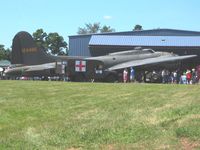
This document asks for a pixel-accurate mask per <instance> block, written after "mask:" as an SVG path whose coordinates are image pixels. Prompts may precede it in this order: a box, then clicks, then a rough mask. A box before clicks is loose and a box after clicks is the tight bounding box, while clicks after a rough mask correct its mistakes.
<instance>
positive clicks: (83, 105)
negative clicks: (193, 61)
mask: <svg viewBox="0 0 200 150" xmlns="http://www.w3.org/2000/svg"><path fill="white" fill-rule="evenodd" d="M188 147H189V148H196V149H198V148H200V85H161V84H160V85H159V84H120V83H116V84H105V83H104V84H103V83H67V82H39V81H0V149H184V148H188Z"/></svg>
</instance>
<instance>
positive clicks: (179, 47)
mask: <svg viewBox="0 0 200 150" xmlns="http://www.w3.org/2000/svg"><path fill="white" fill-rule="evenodd" d="M139 37H141V38H139ZM138 46H141V47H144V48H153V49H154V50H158V51H166V50H168V51H171V52H178V54H192V53H193V51H196V50H199V53H200V32H197V31H185V30H174V29H153V30H142V31H127V32H113V33H102V34H87V35H74V36H69V55H70V56H99V55H105V54H108V53H111V52H117V51H123V50H130V49H133V48H134V47H138ZM173 50H174V51H173Z"/></svg>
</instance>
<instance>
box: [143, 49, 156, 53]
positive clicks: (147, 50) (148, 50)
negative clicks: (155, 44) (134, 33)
mask: <svg viewBox="0 0 200 150" xmlns="http://www.w3.org/2000/svg"><path fill="white" fill-rule="evenodd" d="M144 51H146V52H149V53H155V51H154V50H152V49H144Z"/></svg>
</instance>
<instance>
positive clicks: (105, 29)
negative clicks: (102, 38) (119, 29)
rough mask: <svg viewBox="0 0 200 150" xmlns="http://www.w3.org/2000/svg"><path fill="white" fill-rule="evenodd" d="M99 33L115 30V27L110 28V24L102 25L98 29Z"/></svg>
mask: <svg viewBox="0 0 200 150" xmlns="http://www.w3.org/2000/svg"><path fill="white" fill-rule="evenodd" d="M100 31H101V33H105V32H115V29H113V28H111V27H110V26H106V25H104V26H103V27H102V28H101V29H100Z"/></svg>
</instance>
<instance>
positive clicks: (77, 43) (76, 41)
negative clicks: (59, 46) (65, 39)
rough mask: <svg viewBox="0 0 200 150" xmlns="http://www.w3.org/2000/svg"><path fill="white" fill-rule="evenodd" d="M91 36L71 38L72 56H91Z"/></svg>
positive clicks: (70, 49) (70, 51)
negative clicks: (89, 45)
mask: <svg viewBox="0 0 200 150" xmlns="http://www.w3.org/2000/svg"><path fill="white" fill-rule="evenodd" d="M90 38H91V36H85V37H75V38H74V37H73V38H69V55H70V56H91V55H90V51H89V48H88V43H89V41H90Z"/></svg>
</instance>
